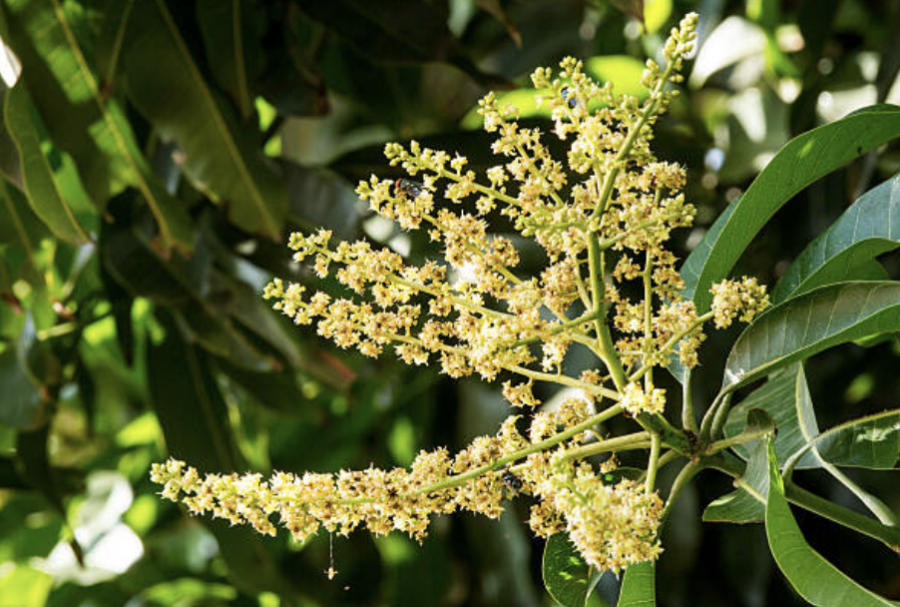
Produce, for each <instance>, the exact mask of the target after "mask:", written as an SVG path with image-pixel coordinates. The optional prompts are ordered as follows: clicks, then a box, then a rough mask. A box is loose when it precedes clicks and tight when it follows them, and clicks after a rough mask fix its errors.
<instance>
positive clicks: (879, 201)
mask: <svg viewBox="0 0 900 607" xmlns="http://www.w3.org/2000/svg"><path fill="white" fill-rule="evenodd" d="M897 247H900V174H898V175H895V176H894V178H893V179H889V180H887V181H885V182H884V183H882V184H881V185H879V186H877V187H875V188H872V189H871V190H869V191H868V192H866V193H865V194H863V195H862V196H861V197H860V198H859V199H858V200H857V201H856V202H854V203H853V205H852V206H851V207H850V208H849V209H847V210H846V211H844V213H843V215H841V216H840V218H839V219H838V220H837V221H836V222H834V223H833V224H832V225H831V226H830V227H829V228H828V230H826V231H825V232H823V233H822V234H820V235H819V236H818V237H817V238H816V239H815V240H814V241H812V242H811V243H810V244H809V246H807V247H806V249H804V250H803V252H802V253H800V255H799V256H798V257H797V259H795V260H794V263H792V264H791V267H790V268H788V270H787V272H785V274H784V276H782V277H781V280H779V281H778V284H777V285H776V286H775V289H774V290H773V291H772V301H773V303H781V302H782V301H784V300H786V299H788V298H789V297H796V296H797V295H800V294H801V293H805V292H806V291H810V290H812V289H814V288H816V287H818V286H821V285H824V284H828V283H834V282H841V281H845V280H857V279H858V278H859V276H858V272H859V270H860V269H862V270H863V271H867V272H869V273H871V270H866V268H867V267H869V266H868V265H867V264H868V263H869V262H872V261H873V260H874V259H875V258H876V257H878V256H879V255H882V254H884V253H887V252H889V251H893V250H894V249H896V248H897ZM874 265H875V266H877V267H879V268H880V264H877V263H875V264H874ZM881 273H882V275H883V273H884V269H883V268H881ZM875 275H876V276H878V274H875Z"/></svg>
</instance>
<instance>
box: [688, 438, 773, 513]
mask: <svg viewBox="0 0 900 607" xmlns="http://www.w3.org/2000/svg"><path fill="white" fill-rule="evenodd" d="M766 442H767V441H765V440H756V441H753V442H752V443H750V445H749V460H748V461H747V468H746V470H745V471H744V474H743V476H742V477H741V481H740V483H738V486H737V489H735V490H734V491H732V492H731V493H728V494H726V495H723V496H722V497H720V498H718V499H716V500H715V501H713V502H712V503H710V504H709V506H707V507H706V510H704V511H703V520H704V521H707V522H721V523H759V522H762V520H763V519H764V517H765V504H766V495H768V493H769V477H768V459H767V451H766Z"/></svg>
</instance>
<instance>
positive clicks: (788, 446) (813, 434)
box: [724, 363, 900, 525]
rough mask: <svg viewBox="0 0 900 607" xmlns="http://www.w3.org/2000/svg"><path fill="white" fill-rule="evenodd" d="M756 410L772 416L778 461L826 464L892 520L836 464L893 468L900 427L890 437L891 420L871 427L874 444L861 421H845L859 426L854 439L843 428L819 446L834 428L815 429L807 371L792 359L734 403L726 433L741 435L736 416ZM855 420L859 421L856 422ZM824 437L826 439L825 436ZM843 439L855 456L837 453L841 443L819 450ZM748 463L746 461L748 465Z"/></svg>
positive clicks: (887, 520) (887, 517) (888, 516)
mask: <svg viewBox="0 0 900 607" xmlns="http://www.w3.org/2000/svg"><path fill="white" fill-rule="evenodd" d="M754 409H758V410H763V411H766V412H767V413H768V414H769V415H771V416H772V418H773V420H774V421H775V424H776V426H777V428H778V434H777V436H776V437H775V452H776V455H777V456H778V461H782V462H784V461H787V460H788V459H789V458H794V459H795V461H792V463H791V466H792V467H794V468H824V469H825V470H826V471H827V472H828V473H829V474H831V475H832V476H833V477H834V478H835V479H837V480H838V481H839V482H840V483H842V484H843V485H844V486H845V487H847V489H849V490H850V491H852V492H853V493H854V494H855V495H856V496H857V497H858V498H859V499H860V501H862V502H863V503H864V504H865V505H866V507H868V508H869V510H871V511H872V512H873V513H874V514H875V515H876V516H878V518H879V520H880V521H881V522H882V523H884V524H886V525H891V524H894V523H895V522H896V517H895V516H894V515H893V514H892V513H891V511H890V509H889V508H887V507H886V506H885V505H884V503H883V502H882V501H881V500H880V499H878V498H877V497H875V496H874V495H872V494H870V493H869V492H867V491H866V490H864V489H863V488H862V487H860V486H859V485H857V484H856V483H855V482H854V481H853V480H852V479H850V478H849V477H848V476H847V475H845V474H844V473H843V472H841V471H840V470H839V469H838V468H837V467H836V465H835V464H840V465H852V464H849V463H848V462H850V461H853V462H854V463H855V464H856V465H861V466H862V465H865V466H867V467H872V468H877V467H882V468H885V467H887V468H890V467H892V465H893V463H894V462H895V461H896V459H897V457H898V455H900V453H898V450H900V447H898V445H897V441H898V440H900V430H897V433H896V434H897V435H896V436H891V427H890V423H886V424H884V427H881V428H878V429H877V430H876V431H872V432H871V433H870V434H871V435H872V436H873V437H876V436H877V437H878V439H879V440H880V441H881V443H880V445H874V446H873V445H872V442H873V441H874V440H875V439H874V438H868V439H867V433H866V431H864V430H860V428H861V425H862V424H864V422H863V420H862V419H860V420H854V421H853V422H848V427H855V428H857V431H858V436H857V435H854V438H853V439H850V438H848V436H849V435H850V432H849V431H846V434H845V435H844V437H843V438H842V439H840V440H835V441H834V443H831V442H827V443H826V442H822V443H821V445H820V444H819V443H818V439H817V437H826V436H831V433H832V432H833V430H834V429H832V430H829V431H828V432H826V433H824V434H822V435H820V434H819V426H818V423H817V422H816V414H815V409H814V407H813V403H812V396H811V395H810V393H809V386H808V385H807V383H806V374H805V373H804V372H803V365H802V364H801V363H794V364H792V365H791V366H790V367H788V368H786V369H783V370H782V371H779V372H778V373H775V374H774V375H773V376H772V377H771V378H770V379H769V381H768V382H766V383H765V384H764V385H763V386H761V387H760V388H758V389H757V390H755V391H754V392H753V393H752V394H750V395H749V396H748V397H747V398H746V399H744V400H743V401H742V402H741V403H740V404H739V405H738V406H737V407H735V408H734V409H733V410H732V411H731V413H730V414H729V416H728V421H727V422H726V424H725V428H724V431H725V436H728V437H732V436H736V435H738V434H740V432H741V431H742V430H743V428H742V427H741V425H740V420H741V419H743V418H746V415H747V412H749V411H752V410H754ZM856 424H860V426H857V425H856ZM828 440H829V439H825V441H828ZM847 443H849V444H850V446H851V447H852V449H853V452H854V454H855V458H853V459H852V460H851V458H848V457H846V456H843V457H842V454H841V453H839V449H840V447H837V448H834V449H831V450H828V451H824V452H823V451H822V450H821V447H822V446H824V445H826V444H827V445H831V444H834V445H836V446H843V445H846V444H847ZM875 446H880V447H881V449H876V448H875ZM885 450H886V451H885ZM735 451H736V452H737V453H738V454H739V455H741V456H742V457H744V458H745V459H749V453H748V450H747V448H746V447H745V446H744V445H738V446H737V447H735ZM749 467H750V466H749V465H748V469H749Z"/></svg>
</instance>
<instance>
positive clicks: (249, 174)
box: [125, 0, 287, 238]
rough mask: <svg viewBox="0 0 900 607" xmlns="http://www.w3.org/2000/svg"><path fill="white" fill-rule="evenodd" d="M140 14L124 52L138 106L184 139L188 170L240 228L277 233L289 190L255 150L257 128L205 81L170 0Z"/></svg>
mask: <svg viewBox="0 0 900 607" xmlns="http://www.w3.org/2000/svg"><path fill="white" fill-rule="evenodd" d="M135 12H136V14H135V18H136V19H140V22H141V28H140V30H139V33H138V35H137V36H136V37H135V39H134V40H132V41H131V43H130V45H129V48H128V50H127V52H126V54H125V61H126V68H127V69H126V72H125V80H126V83H127V89H128V95H129V98H130V99H131V101H132V103H134V105H135V106H136V107H137V108H138V110H139V111H140V112H141V113H142V114H143V115H144V116H146V117H147V119H148V120H149V121H150V122H151V123H153V126H155V127H156V129H157V130H158V131H159V133H160V135H161V136H162V137H163V138H164V139H165V140H171V141H176V142H177V143H178V145H179V147H180V148H181V149H182V150H183V151H184V165H183V169H184V172H185V174H186V175H187V176H188V177H189V178H190V179H191V181H192V182H193V184H194V186H195V187H197V188H198V189H199V190H201V191H203V192H204V193H206V194H208V195H209V196H211V197H212V198H213V199H214V200H217V201H221V202H223V203H226V204H227V205H228V212H229V217H230V219H231V220H232V222H233V223H234V224H235V225H237V226H238V227H240V228H241V229H244V230H247V231H249V232H255V233H261V234H265V235H267V236H270V237H272V238H277V237H278V236H279V234H280V232H281V227H282V223H283V221H284V217H285V214H286V213H287V194H286V192H285V189H284V186H283V184H282V182H281V180H280V179H279V178H278V177H277V176H276V175H275V173H274V172H272V171H271V170H270V168H269V167H268V166H267V165H266V163H265V162H264V160H263V157H262V153H261V151H260V150H259V149H257V145H256V141H255V137H257V136H258V135H257V134H256V133H254V132H253V130H255V125H254V128H253V129H245V128H243V127H241V126H240V125H239V124H238V121H237V119H236V117H235V115H234V112H233V110H231V109H230V108H229V107H228V105H227V104H226V103H225V102H224V101H223V99H222V98H221V97H220V95H219V94H218V93H216V92H215V91H214V90H212V89H211V88H210V87H209V86H208V85H207V83H206V81H205V80H204V79H203V75H202V74H201V72H200V69H199V68H198V66H197V63H196V61H195V59H194V57H193V56H192V55H191V53H190V50H189V48H188V46H187V44H186V42H185V40H184V38H183V36H182V34H181V31H180V30H179V29H178V27H177V25H176V24H175V21H174V20H173V18H172V15H171V14H170V13H169V10H168V8H166V5H165V3H164V2H162V1H161V0H160V1H157V2H151V0H141V1H140V2H139V3H138V6H136V7H135ZM163 74H164V75H165V77H160V76H162V75H163ZM198 117H202V119H198Z"/></svg>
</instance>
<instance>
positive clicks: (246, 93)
mask: <svg viewBox="0 0 900 607" xmlns="http://www.w3.org/2000/svg"><path fill="white" fill-rule="evenodd" d="M252 15H253V12H252V11H247V10H246V6H241V0H227V1H223V0H200V1H199V2H197V24H198V25H199V26H200V33H201V35H202V36H203V46H204V49H205V50H206V60H207V63H208V64H209V68H210V70H211V71H212V73H213V76H214V77H215V79H216V82H218V84H219V86H220V87H221V88H222V89H223V90H225V91H226V92H228V94H229V96H230V97H231V99H232V101H233V102H234V104H235V105H236V106H237V108H238V110H239V112H240V116H241V119H244V120H246V119H247V118H249V117H250V115H251V114H252V113H253V99H252V95H251V93H250V88H249V87H250V85H249V82H248V80H249V78H248V69H247V68H248V66H247V59H248V58H251V57H248V55H249V54H250V53H258V52H259V46H260V45H259V41H258V40H250V41H248V40H246V39H245V38H246V37H247V35H246V34H247V30H248V29H249V27H248V26H249V25H250V19H251V18H252ZM247 42H253V44H247ZM252 57H253V58H256V59H257V61H258V57H256V56H255V54H254V55H253V56H252ZM254 63H255V62H254Z"/></svg>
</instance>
